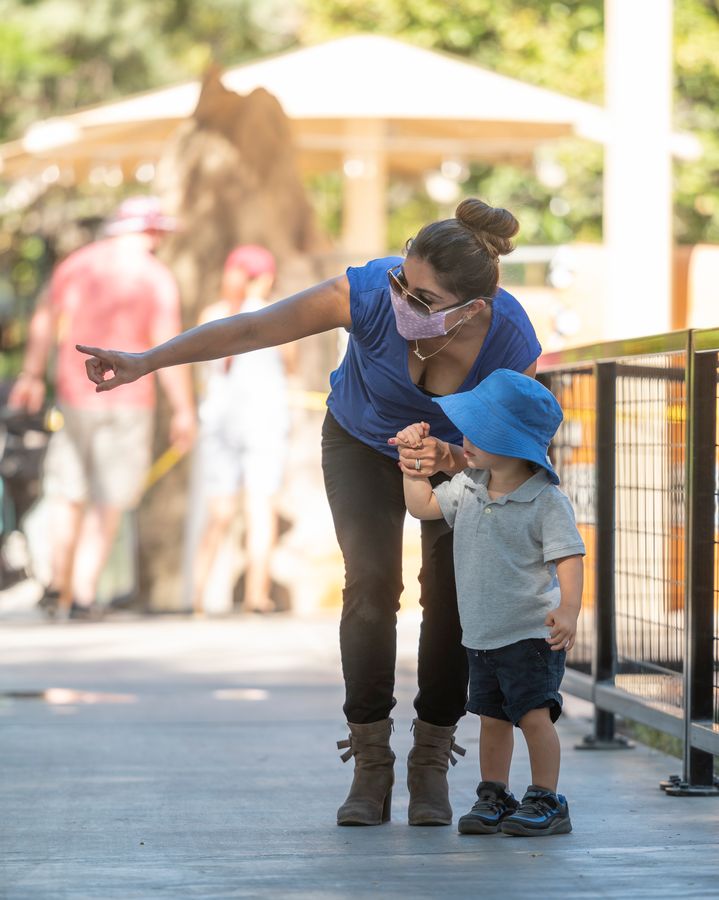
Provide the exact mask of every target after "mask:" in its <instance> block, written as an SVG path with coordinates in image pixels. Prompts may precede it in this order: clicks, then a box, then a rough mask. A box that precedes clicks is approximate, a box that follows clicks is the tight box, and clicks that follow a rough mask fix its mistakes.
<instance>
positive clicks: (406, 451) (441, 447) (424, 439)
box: [387, 422, 452, 478]
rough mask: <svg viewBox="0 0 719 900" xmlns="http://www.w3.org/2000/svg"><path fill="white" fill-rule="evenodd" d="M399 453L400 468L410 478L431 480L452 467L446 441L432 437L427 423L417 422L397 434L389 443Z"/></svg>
mask: <svg viewBox="0 0 719 900" xmlns="http://www.w3.org/2000/svg"><path fill="white" fill-rule="evenodd" d="M387 443H388V444H390V445H391V446H392V447H396V448H397V449H398V451H399V467H400V469H401V470H402V474H403V475H408V476H409V477H410V478H429V476H430V475H434V474H436V473H437V472H440V471H441V472H444V471H446V469H447V466H448V465H449V466H451V465H452V455H451V453H450V450H449V445H448V444H447V443H445V441H440V440H438V439H437V438H433V437H430V434H429V425H428V424H427V423H426V422H415V423H414V424H413V425H408V426H407V427H406V428H403V429H402V430H401V431H398V432H397V435H396V437H393V438H390V439H389V441H388V442H387Z"/></svg>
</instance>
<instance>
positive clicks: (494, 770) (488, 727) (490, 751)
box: [479, 716, 514, 784]
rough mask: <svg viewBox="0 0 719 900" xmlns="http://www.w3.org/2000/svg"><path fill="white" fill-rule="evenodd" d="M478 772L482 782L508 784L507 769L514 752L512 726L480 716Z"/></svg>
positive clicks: (501, 720)
mask: <svg viewBox="0 0 719 900" xmlns="http://www.w3.org/2000/svg"><path fill="white" fill-rule="evenodd" d="M480 719H481V722H482V725H481V731H480V733H479V770H480V772H481V775H482V781H501V782H502V784H509V767H510V764H511V762H512V751H513V750H514V726H513V725H512V723H511V722H507V721H506V720H505V719H493V718H491V717H490V716H480Z"/></svg>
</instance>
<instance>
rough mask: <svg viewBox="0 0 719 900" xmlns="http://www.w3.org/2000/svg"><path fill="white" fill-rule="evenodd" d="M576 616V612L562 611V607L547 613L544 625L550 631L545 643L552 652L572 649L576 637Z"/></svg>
mask: <svg viewBox="0 0 719 900" xmlns="http://www.w3.org/2000/svg"><path fill="white" fill-rule="evenodd" d="M577 616H578V611H577V612H574V611H572V610H569V609H563V608H562V606H558V607H557V608H556V609H553V610H552V611H551V612H549V613H547V616H546V618H545V620H544V624H545V625H548V626H549V627H550V628H551V629H552V631H551V633H550V635H549V637H548V638H547V643H548V644H549V645H550V647H551V648H552V650H571V649H572V647H573V646H574V639H575V637H576V636H577Z"/></svg>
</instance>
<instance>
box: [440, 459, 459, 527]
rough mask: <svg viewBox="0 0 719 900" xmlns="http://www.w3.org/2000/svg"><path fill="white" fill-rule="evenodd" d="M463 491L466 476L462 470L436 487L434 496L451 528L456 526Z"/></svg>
mask: <svg viewBox="0 0 719 900" xmlns="http://www.w3.org/2000/svg"><path fill="white" fill-rule="evenodd" d="M463 492H464V478H463V477H462V473H461V472H460V473H459V474H458V475H455V476H454V478H452V479H450V480H449V481H443V482H442V483H441V484H438V485H437V487H436V488H434V491H433V493H434V496H435V497H436V498H437V502H438V503H439V508H440V509H441V510H442V515H443V516H444V518H445V520H446V522H447V524H448V525H449V526H450V528H454V522H455V519H456V518H457V510H458V509H459V499H460V497H461V496H462V494H463Z"/></svg>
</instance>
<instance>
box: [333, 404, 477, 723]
mask: <svg viewBox="0 0 719 900" xmlns="http://www.w3.org/2000/svg"><path fill="white" fill-rule="evenodd" d="M322 470H323V472H324V479H325V488H326V490H327V497H328V499H329V503H330V508H331V510H332V517H333V519H334V526H335V531H336V533H337V539H338V541H339V545H340V549H341V550H342V554H343V556H344V563H345V588H344V592H343V606H342V619H341V622H340V650H341V653H342V671H343V674H344V679H345V704H344V707H343V709H344V713H345V715H346V717H347V720H348V721H349V722H353V723H356V724H360V725H362V724H367V723H370V722H378V721H380V720H381V719H386V718H387V717H388V716H389V714H390V711H391V709H392V707H393V706H394V705H395V703H396V700H395V698H394V696H393V694H394V673H395V660H396V655H397V631H396V626H397V610H398V609H399V597H400V594H401V593H402V528H403V524H404V517H405V514H406V508H405V503H404V493H403V490H402V473H401V472H400V470H399V467H398V466H397V462H396V460H394V459H393V458H392V457H389V456H385V455H384V454H383V453H380V452H379V451H377V450H374V449H373V448H372V447H368V446H367V445H366V444H363V443H362V441H359V440H357V439H356V438H354V437H352V436H351V435H349V434H348V433H347V432H346V431H345V430H344V429H343V428H342V427H341V426H340V425H339V424H338V423H337V421H336V420H335V419H334V417H333V416H332V415H331V413H327V417H326V418H325V421H324V425H323V427H322ZM440 480H441V476H440ZM419 580H420V587H421V592H420V603H421V605H422V626H421V631H420V638H419V660H418V673H417V678H418V685H419V692H418V693H417V696H416V698H415V701H414V706H415V709H416V711H417V717H418V718H420V719H422V720H423V721H424V722H429V723H431V724H432V725H454V724H456V722H457V720H458V719H459V718H460V717H461V716H463V715H464V712H465V703H466V700H467V656H466V652H465V650H464V648H463V647H462V644H461V636H462V632H461V628H460V624H459V614H458V612H457V595H456V589H455V583H454V561H453V557H452V531H451V529H450V528H449V527H448V526H447V524H446V522H445V521H444V520H443V519H437V520H433V521H428V522H423V523H422V569H421V572H420V576H419Z"/></svg>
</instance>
